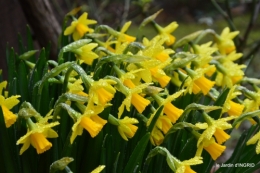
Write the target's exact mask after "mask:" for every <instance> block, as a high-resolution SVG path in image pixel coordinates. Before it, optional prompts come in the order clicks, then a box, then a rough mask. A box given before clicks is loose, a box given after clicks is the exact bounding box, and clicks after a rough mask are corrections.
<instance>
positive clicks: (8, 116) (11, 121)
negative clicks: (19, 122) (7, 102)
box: [1, 105, 17, 128]
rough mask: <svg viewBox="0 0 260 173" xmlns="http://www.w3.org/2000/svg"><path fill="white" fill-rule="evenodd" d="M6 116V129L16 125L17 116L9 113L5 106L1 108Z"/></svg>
mask: <svg viewBox="0 0 260 173" xmlns="http://www.w3.org/2000/svg"><path fill="white" fill-rule="evenodd" d="M1 107H2V110H3V114H4V119H5V125H6V127H7V128H8V127H10V126H11V125H12V124H14V123H15V121H16V119H17V116H16V115H15V114H13V113H12V112H11V111H9V110H8V109H7V108H6V107H5V106H4V105H2V106H1Z"/></svg>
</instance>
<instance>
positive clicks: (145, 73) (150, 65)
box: [127, 59, 171, 88]
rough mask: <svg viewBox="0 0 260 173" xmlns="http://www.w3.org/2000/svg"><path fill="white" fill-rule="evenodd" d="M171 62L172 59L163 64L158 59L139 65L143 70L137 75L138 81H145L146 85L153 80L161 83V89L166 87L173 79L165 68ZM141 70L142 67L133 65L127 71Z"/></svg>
mask: <svg viewBox="0 0 260 173" xmlns="http://www.w3.org/2000/svg"><path fill="white" fill-rule="evenodd" d="M170 62H171V59H167V60H166V61H164V62H161V61H159V60H156V59H151V60H148V61H143V62H142V63H140V64H139V65H140V66H141V68H142V69H143V70H142V71H139V72H137V73H135V75H136V80H138V81H140V79H143V80H144V81H145V82H146V83H150V82H152V80H153V81H155V82H159V84H160V86H161V87H163V88H164V87H166V85H167V84H168V83H169V82H170V80H171V78H170V77H169V76H167V75H166V74H165V72H164V71H163V68H164V67H166V66H167V65H169V64H170ZM139 68H140V67H138V66H136V65H134V64H132V65H129V66H128V67H127V70H128V71H132V70H137V69H139Z"/></svg>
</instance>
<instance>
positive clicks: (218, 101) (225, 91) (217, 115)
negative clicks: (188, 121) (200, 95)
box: [209, 88, 230, 120]
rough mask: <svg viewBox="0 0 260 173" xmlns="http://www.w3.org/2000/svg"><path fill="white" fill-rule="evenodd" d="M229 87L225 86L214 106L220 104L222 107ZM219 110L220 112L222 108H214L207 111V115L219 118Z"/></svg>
mask: <svg viewBox="0 0 260 173" xmlns="http://www.w3.org/2000/svg"><path fill="white" fill-rule="evenodd" d="M229 90H230V89H229V88H226V89H225V90H224V91H223V92H222V93H221V94H220V95H219V97H218V99H217V100H216V102H215V103H214V106H221V107H223V105H224V103H225V101H226V98H227V96H228V93H229ZM221 112H222V109H219V110H214V111H211V112H210V113H209V116H211V117H212V118H214V119H215V120H216V119H219V118H220V117H221Z"/></svg>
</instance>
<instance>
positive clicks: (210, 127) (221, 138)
mask: <svg viewBox="0 0 260 173" xmlns="http://www.w3.org/2000/svg"><path fill="white" fill-rule="evenodd" d="M203 117H204V119H205V121H206V123H196V124H195V125H196V126H197V127H199V128H201V129H206V130H204V132H203V133H202V134H201V136H200V137H199V139H198V145H200V143H201V142H203V140H205V139H206V140H210V138H211V137H212V136H213V135H214V136H215V138H216V139H217V142H218V143H219V144H222V143H223V142H225V141H226V140H228V139H229V138H230V135H228V134H227V133H226V132H225V131H224V130H226V129H230V128H232V125H231V124H229V123H228V122H227V121H230V120H232V119H235V118H236V117H235V116H233V117H226V118H219V119H217V120H214V119H213V118H211V117H210V116H209V115H207V114H206V113H204V112H203Z"/></svg>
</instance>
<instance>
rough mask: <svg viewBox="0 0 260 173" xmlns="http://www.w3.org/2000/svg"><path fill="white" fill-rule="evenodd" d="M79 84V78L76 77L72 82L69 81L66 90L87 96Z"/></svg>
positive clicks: (80, 82) (80, 81)
mask: <svg viewBox="0 0 260 173" xmlns="http://www.w3.org/2000/svg"><path fill="white" fill-rule="evenodd" d="M81 84H82V80H81V79H77V80H76V81H74V82H73V83H71V82H69V83H68V89H67V92H69V93H73V94H78V95H81V96H85V97H87V96H88V94H87V93H85V92H84V87H83V86H82V85H81Z"/></svg>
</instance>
